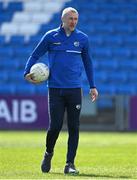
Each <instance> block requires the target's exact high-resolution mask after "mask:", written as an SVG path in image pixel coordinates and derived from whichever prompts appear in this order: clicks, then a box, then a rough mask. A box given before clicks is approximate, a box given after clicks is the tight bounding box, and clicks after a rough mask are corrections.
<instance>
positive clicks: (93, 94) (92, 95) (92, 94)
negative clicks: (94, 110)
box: [89, 88, 98, 102]
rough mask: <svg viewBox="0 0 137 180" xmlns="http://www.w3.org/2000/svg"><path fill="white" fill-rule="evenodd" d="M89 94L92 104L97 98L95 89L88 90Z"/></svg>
mask: <svg viewBox="0 0 137 180" xmlns="http://www.w3.org/2000/svg"><path fill="white" fill-rule="evenodd" d="M89 94H90V97H91V100H92V102H94V101H95V100H96V99H97V97H98V91H97V89H96V88H92V89H90V91H89Z"/></svg>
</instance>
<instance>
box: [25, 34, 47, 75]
mask: <svg viewBox="0 0 137 180" xmlns="http://www.w3.org/2000/svg"><path fill="white" fill-rule="evenodd" d="M47 50H48V35H47V34H45V35H44V36H43V37H42V39H41V40H40V42H39V43H38V45H37V46H36V48H35V49H34V50H33V52H32V54H31V55H30V57H29V58H28V61H27V63H26V66H25V70H24V76H25V75H26V74H28V73H29V72H30V68H31V67H32V66H33V65H34V64H35V63H36V62H37V61H38V59H39V58H40V57H42V56H43V55H44V54H45V53H46V52H47Z"/></svg>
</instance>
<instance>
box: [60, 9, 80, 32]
mask: <svg viewBox="0 0 137 180" xmlns="http://www.w3.org/2000/svg"><path fill="white" fill-rule="evenodd" d="M62 21H63V24H64V27H65V28H66V29H68V30H69V31H74V29H75V27H76V25H77V22H78V15H77V13H75V12H68V13H67V14H66V15H65V16H64V17H63V19H62Z"/></svg>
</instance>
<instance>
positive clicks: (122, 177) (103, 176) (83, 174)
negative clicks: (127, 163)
mask: <svg viewBox="0 0 137 180" xmlns="http://www.w3.org/2000/svg"><path fill="white" fill-rule="evenodd" d="M51 174H54V175H62V173H57V172H52V173H51ZM64 176H65V177H67V176H68V177H70V176H73V177H74V176H76V177H81V178H82V177H83V178H84V177H91V178H97V177H98V178H112V179H113V178H114V179H119V178H121V179H132V177H131V176H111V175H100V174H85V173H80V174H77V175H73V174H72V175H71V174H70V175H64Z"/></svg>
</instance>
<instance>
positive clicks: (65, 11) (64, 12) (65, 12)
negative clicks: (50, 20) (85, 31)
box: [61, 7, 79, 18]
mask: <svg viewBox="0 0 137 180" xmlns="http://www.w3.org/2000/svg"><path fill="white" fill-rule="evenodd" d="M68 12H74V13H76V14H77V15H79V14H78V11H77V10H76V9H75V8H72V7H67V8H65V9H64V10H63V11H62V16H61V17H62V18H63V17H64V16H65V15H66V14H67V13H68Z"/></svg>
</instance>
